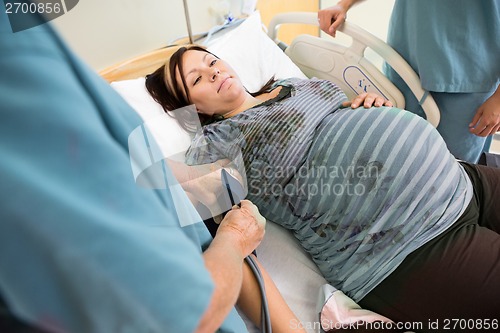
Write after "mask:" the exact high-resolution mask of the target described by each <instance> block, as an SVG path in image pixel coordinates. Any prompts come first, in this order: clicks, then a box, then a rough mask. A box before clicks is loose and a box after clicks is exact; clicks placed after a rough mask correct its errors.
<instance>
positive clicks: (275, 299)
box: [238, 254, 305, 333]
mask: <svg viewBox="0 0 500 333" xmlns="http://www.w3.org/2000/svg"><path fill="white" fill-rule="evenodd" d="M251 256H253V258H254V260H255V262H256V263H257V265H258V266H259V269H260V272H261V273H262V276H263V278H264V284H265V288H266V297H267V301H268V305H269V313H270V317H271V326H272V329H273V332H276V333H290V332H300V333H305V331H304V330H303V329H302V328H298V327H297V323H299V320H298V319H297V317H296V316H295V314H294V313H293V312H292V310H291V309H290V308H289V307H288V305H287V304H286V302H285V300H284V299H283V296H281V293H280V292H279V290H278V288H277V287H276V285H275V284H274V282H273V280H272V278H271V277H270V276H269V274H268V273H267V271H266V270H265V269H264V267H262V265H260V263H259V262H258V260H256V259H257V258H256V257H255V256H254V255H253V254H252V255H251ZM238 307H239V308H240V309H241V310H243V312H244V313H245V314H246V315H247V316H248V317H249V318H250V320H252V322H253V323H255V324H256V325H257V326H258V327H260V326H261V294H260V292H259V285H258V282H257V279H256V278H255V275H254V273H253V272H252V270H251V269H250V267H249V266H248V264H246V263H245V265H244V267H243V285H242V288H241V292H240V297H239V298H238ZM299 326H300V325H299Z"/></svg>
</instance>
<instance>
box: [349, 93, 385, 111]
mask: <svg viewBox="0 0 500 333" xmlns="http://www.w3.org/2000/svg"><path fill="white" fill-rule="evenodd" d="M342 106H343V107H351V108H352V109H355V108H357V107H360V106H363V107H364V108H365V109H368V108H371V107H372V106H376V107H379V106H393V104H392V102H391V101H389V100H387V99H385V98H384V97H382V96H380V95H377V94H375V93H362V94H360V95H358V96H356V98H354V99H353V100H352V101H347V102H344V103H342Z"/></svg>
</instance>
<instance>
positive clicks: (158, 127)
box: [111, 77, 192, 157]
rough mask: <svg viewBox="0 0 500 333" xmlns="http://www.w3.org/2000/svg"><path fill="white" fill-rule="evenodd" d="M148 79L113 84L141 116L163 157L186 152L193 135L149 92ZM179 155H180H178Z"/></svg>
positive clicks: (142, 78)
mask: <svg viewBox="0 0 500 333" xmlns="http://www.w3.org/2000/svg"><path fill="white" fill-rule="evenodd" d="M145 81H146V79H145V78H144V77H140V78H138V79H133V80H124V81H116V82H112V83H111V86H112V87H113V88H114V89H115V90H116V91H117V92H118V93H119V94H120V95H121V96H122V97H123V98H124V99H125V101H127V102H128V104H129V105H130V106H131V107H132V108H133V109H134V110H135V111H136V112H137V113H138V114H139V115H140V116H141V118H142V119H143V120H144V124H145V125H146V127H147V128H148V129H149V131H150V132H151V134H152V135H153V136H154V138H155V139H156V143H157V144H158V146H159V148H160V150H161V152H162V154H163V157H173V156H174V155H178V154H179V153H182V152H185V151H186V150H187V149H188V148H189V145H190V144H191V139H192V137H191V135H190V134H189V133H188V132H187V131H185V130H184V129H183V128H182V127H180V126H179V124H178V123H177V121H176V120H175V119H174V118H173V117H171V116H170V115H167V114H166V113H165V112H164V111H163V108H162V107H161V105H160V104H158V103H157V102H156V101H155V100H154V99H153V97H151V95H150V94H149V92H148V90H147V89H146V84H145ZM177 157H178V156H177Z"/></svg>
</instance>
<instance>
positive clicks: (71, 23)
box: [53, 0, 242, 70]
mask: <svg viewBox="0 0 500 333" xmlns="http://www.w3.org/2000/svg"><path fill="white" fill-rule="evenodd" d="M220 1H228V2H229V0H188V7H189V12H190V18H191V25H192V30H193V32H203V31H206V30H208V29H209V28H210V27H212V26H213V25H215V24H216V18H215V16H214V15H213V14H212V11H211V8H212V7H214V6H215V5H216V4H217V3H219V2H220ZM241 4H242V0H230V9H231V10H232V11H233V13H235V14H236V15H238V14H239V13H240V8H241ZM53 23H54V25H55V27H56V29H57V30H58V31H59V32H60V34H61V35H62V36H63V38H64V39H65V40H66V41H67V42H68V44H69V45H70V46H71V47H72V49H73V50H74V51H75V52H76V53H77V54H78V55H80V57H82V58H83V59H84V60H85V61H86V62H87V63H88V64H89V65H90V66H91V67H93V68H94V69H96V70H101V69H103V68H105V67H107V66H110V65H112V64H114V63H116V62H117V61H120V60H125V59H129V58H131V57H133V56H136V55H139V54H141V53H144V52H146V51H149V50H153V49H155V48H160V47H162V46H165V45H168V44H169V43H170V42H171V41H172V40H174V39H175V38H178V37H181V36H186V35H187V28H186V22H185V19H184V7H183V5H182V0H80V1H79V2H78V4H77V6H76V7H75V8H73V9H72V10H71V11H69V12H68V13H66V14H65V15H63V16H61V17H59V18H57V19H55V20H54V21H53Z"/></svg>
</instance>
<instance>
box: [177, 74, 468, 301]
mask: <svg viewBox="0 0 500 333" xmlns="http://www.w3.org/2000/svg"><path fill="white" fill-rule="evenodd" d="M276 84H277V85H282V86H284V87H289V88H290V89H291V94H290V95H289V96H287V97H284V98H281V99H279V100H277V101H274V102H272V103H264V104H261V105H258V106H256V107H254V108H251V109H249V110H246V111H245V112H243V113H240V114H238V115H235V116H233V117H231V118H229V119H225V120H223V121H220V122H217V123H213V124H210V125H207V126H205V127H204V128H203V129H202V130H201V131H200V132H199V133H198V134H197V135H196V137H195V138H194V140H193V143H192V146H191V148H190V149H189V150H188V152H187V156H186V157H187V162H188V163H189V164H202V163H209V162H214V161H216V160H218V159H221V158H229V159H235V158H236V157H237V156H238V154H240V156H242V157H243V164H244V168H245V170H246V176H247V182H248V199H250V200H252V201H253V202H254V203H255V204H256V205H257V206H258V207H259V209H260V211H261V213H262V215H263V216H265V217H266V218H267V219H269V220H272V221H274V222H276V223H278V224H280V225H282V226H284V227H286V228H288V229H289V230H291V231H292V232H293V234H294V235H295V237H297V239H298V240H299V241H300V243H301V244H302V246H303V247H304V249H305V250H306V251H307V252H309V253H310V254H311V256H312V258H313V260H314V261H315V262H316V264H317V265H318V267H319V269H320V270H321V272H322V274H323V275H324V276H325V278H326V279H327V280H328V281H329V282H330V283H331V284H332V285H333V286H335V287H336V288H338V289H341V290H342V291H344V292H345V293H346V294H348V295H349V296H350V297H352V298H353V299H354V300H355V301H358V300H360V299H361V298H363V297H364V296H365V295H366V294H367V293H368V292H369V291H370V290H372V289H373V288H374V287H376V286H377V285H378V284H379V283H380V282H381V281H382V280H383V279H384V278H385V277H387V276H388V275H389V274H390V273H391V272H392V271H393V270H394V269H396V267H397V266H398V265H399V264H400V263H401V262H402V261H403V259H404V258H405V257H406V256H407V255H408V254H409V253H411V252H412V251H414V250H415V249H417V248H419V247H420V246H422V245H423V244H425V243H426V242H428V241H429V240H431V239H433V238H434V237H436V236H437V235H439V234H441V233H442V232H444V231H445V230H446V229H447V228H449V227H450V225H452V224H453V222H455V221H456V220H457V219H458V218H459V217H460V215H461V214H462V212H463V211H464V209H465V208H466V206H467V205H468V203H469V201H470V199H471V197H472V185H471V182H470V180H469V178H468V176H467V175H466V173H465V171H464V169H463V168H462V167H461V165H460V164H459V163H457V162H456V160H455V159H454V157H453V156H452V155H451V154H450V153H449V152H448V150H447V148H446V145H445V143H444V141H443V140H442V139H441V137H440V136H439V134H438V132H437V131H436V130H435V129H434V128H433V127H432V126H431V125H430V124H429V123H427V122H426V121H425V120H423V119H422V118H420V117H418V116H416V115H414V114H412V113H410V112H407V111H404V110H400V109H396V108H390V107H380V108H370V109H364V108H358V109H354V110H353V109H351V108H341V107H340V104H341V102H342V101H343V100H345V99H346V97H345V95H344V94H343V93H342V91H340V89H339V88H338V87H337V86H335V85H334V84H333V83H331V82H329V81H324V80H318V79H311V80H300V79H288V80H283V81H279V82H277V83H276Z"/></svg>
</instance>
